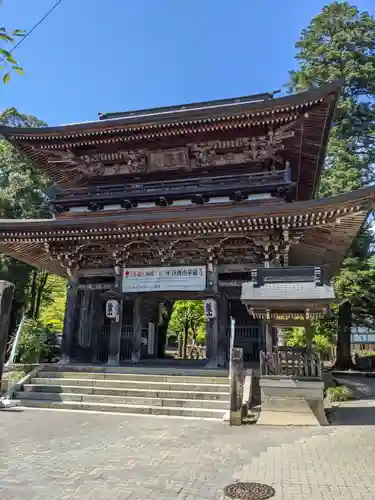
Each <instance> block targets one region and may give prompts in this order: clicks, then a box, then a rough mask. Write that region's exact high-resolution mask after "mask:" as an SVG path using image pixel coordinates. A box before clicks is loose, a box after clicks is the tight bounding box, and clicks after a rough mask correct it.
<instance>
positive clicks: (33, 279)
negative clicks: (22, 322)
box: [27, 269, 38, 318]
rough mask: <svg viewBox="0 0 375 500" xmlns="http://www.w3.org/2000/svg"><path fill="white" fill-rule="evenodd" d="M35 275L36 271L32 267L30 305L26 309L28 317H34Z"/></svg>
mask: <svg viewBox="0 0 375 500" xmlns="http://www.w3.org/2000/svg"><path fill="white" fill-rule="evenodd" d="M37 275H38V271H37V270H36V269H34V271H33V277H32V281H31V287H30V307H29V310H28V311H27V317H28V318H33V317H34V311H35V303H36V289H37Z"/></svg>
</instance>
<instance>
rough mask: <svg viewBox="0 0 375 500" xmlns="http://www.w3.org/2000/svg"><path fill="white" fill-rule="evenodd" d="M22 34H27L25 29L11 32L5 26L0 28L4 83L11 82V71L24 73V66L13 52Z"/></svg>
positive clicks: (1, 68)
mask: <svg viewBox="0 0 375 500" xmlns="http://www.w3.org/2000/svg"><path fill="white" fill-rule="evenodd" d="M22 36H25V32H24V31H23V30H13V31H12V32H9V31H7V30H6V28H4V27H1V28H0V42H1V45H0V70H1V71H2V72H3V77H2V78H3V82H4V83H8V82H9V79H10V74H11V71H15V72H16V73H19V74H20V75H23V68H21V66H19V65H18V63H17V61H16V60H15V59H14V57H13V55H12V52H11V50H12V45H14V43H15V41H16V39H17V38H19V37H22Z"/></svg>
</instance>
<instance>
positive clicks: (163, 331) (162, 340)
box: [157, 301, 173, 358]
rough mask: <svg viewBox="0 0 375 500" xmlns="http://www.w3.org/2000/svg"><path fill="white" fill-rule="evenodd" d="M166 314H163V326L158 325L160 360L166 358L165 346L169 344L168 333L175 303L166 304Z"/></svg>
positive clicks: (158, 354) (158, 353)
mask: <svg viewBox="0 0 375 500" xmlns="http://www.w3.org/2000/svg"><path fill="white" fill-rule="evenodd" d="M164 307H165V312H164V314H163V319H162V322H161V324H159V325H158V327H157V328H158V331H157V338H158V349H157V351H158V352H157V356H158V358H164V356H165V344H166V343H167V332H168V326H169V321H170V319H171V316H172V312H173V302H172V301H168V302H164Z"/></svg>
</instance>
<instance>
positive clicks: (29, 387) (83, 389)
mask: <svg viewBox="0 0 375 500" xmlns="http://www.w3.org/2000/svg"><path fill="white" fill-rule="evenodd" d="M53 382H54V381H52V380H51V383H49V384H46V385H42V384H39V383H38V384H24V385H23V386H22V388H23V391H25V392H37V393H43V392H49V393H52V392H54V393H61V392H69V393H79V394H95V395H101V396H121V397H143V398H154V399H155V398H163V399H198V400H204V401H212V400H214V401H228V400H229V391H225V392H218V391H214V392H207V391H190V390H189V388H188V389H187V390H185V391H173V390H159V389H155V390H151V389H139V388H138V389H133V388H125V389H124V388H117V387H116V388H114V387H98V386H96V385H91V386H85V385H70V383H71V382H72V381H70V380H69V381H65V384H64V385H57V384H56V385H55V384H53ZM67 382H69V385H68V383H67Z"/></svg>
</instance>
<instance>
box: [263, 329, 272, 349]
mask: <svg viewBox="0 0 375 500" xmlns="http://www.w3.org/2000/svg"><path fill="white" fill-rule="evenodd" d="M264 329H265V335H266V352H267V353H269V354H271V353H272V347H273V345H272V327H271V325H270V324H269V323H265V325H264Z"/></svg>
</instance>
